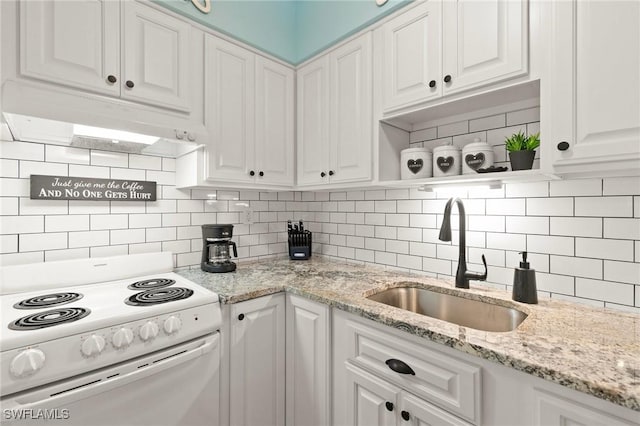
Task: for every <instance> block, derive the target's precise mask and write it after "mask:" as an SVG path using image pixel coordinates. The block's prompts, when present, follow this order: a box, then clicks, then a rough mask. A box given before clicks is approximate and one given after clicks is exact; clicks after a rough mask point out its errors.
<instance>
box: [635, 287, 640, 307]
mask: <svg viewBox="0 0 640 426" xmlns="http://www.w3.org/2000/svg"><path fill="white" fill-rule="evenodd" d="M635 287H636V306H638V307H640V285H637V286H635Z"/></svg>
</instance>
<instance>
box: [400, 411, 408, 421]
mask: <svg viewBox="0 0 640 426" xmlns="http://www.w3.org/2000/svg"><path fill="white" fill-rule="evenodd" d="M400 414H402V419H403V420H406V421H409V419H410V418H411V415H410V414H409V412H408V411H403V412H402V413H400Z"/></svg>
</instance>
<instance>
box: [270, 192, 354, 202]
mask: <svg viewBox="0 0 640 426" xmlns="http://www.w3.org/2000/svg"><path fill="white" fill-rule="evenodd" d="M278 199H279V200H280V199H281V198H280V197H279V196H278ZM346 199H347V193H346V192H330V193H329V200H331V201H344V200H346Z"/></svg>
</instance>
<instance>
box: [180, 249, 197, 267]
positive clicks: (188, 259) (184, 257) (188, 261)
mask: <svg viewBox="0 0 640 426" xmlns="http://www.w3.org/2000/svg"><path fill="white" fill-rule="evenodd" d="M200 255H201V253H199V252H192V253H179V254H177V255H176V266H177V267H178V268H180V267H183V266H191V265H197V264H199V263H200Z"/></svg>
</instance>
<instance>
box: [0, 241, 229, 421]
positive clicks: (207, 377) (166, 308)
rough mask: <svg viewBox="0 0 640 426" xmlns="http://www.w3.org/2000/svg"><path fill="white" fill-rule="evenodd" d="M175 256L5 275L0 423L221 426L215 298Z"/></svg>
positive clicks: (37, 267)
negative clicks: (176, 268)
mask: <svg viewBox="0 0 640 426" xmlns="http://www.w3.org/2000/svg"><path fill="white" fill-rule="evenodd" d="M172 270H173V258H172V255H171V254H170V253H150V254H139V255H130V256H117V257H110V258H97V259H82V260H69V261H61V262H49V263H38V264H31V265H20V266H11V267H5V268H0V309H1V311H0V312H1V314H0V318H1V322H0V328H1V331H0V366H1V371H0V405H1V408H2V421H3V423H14V422H15V424H20V425H22V424H29V423H30V422H33V423H34V424H38V423H39V424H41V423H42V420H44V419H50V420H54V419H58V420H64V424H65V425H72V424H78V425H85V426H86V425H98V424H105V425H107V424H108V425H178V424H180V425H199V424H217V421H216V419H217V418H218V411H219V410H218V408H219V407H218V400H219V398H218V396H219V366H220V353H219V351H220V349H219V340H220V338H219V328H220V323H221V311H220V305H219V302H218V296H217V294H215V293H213V292H211V291H208V290H206V289H204V288H202V287H200V286H198V285H197V284H195V283H193V282H191V281H189V280H187V279H185V278H183V277H181V276H179V275H177V274H175V273H174V272H172Z"/></svg>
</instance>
